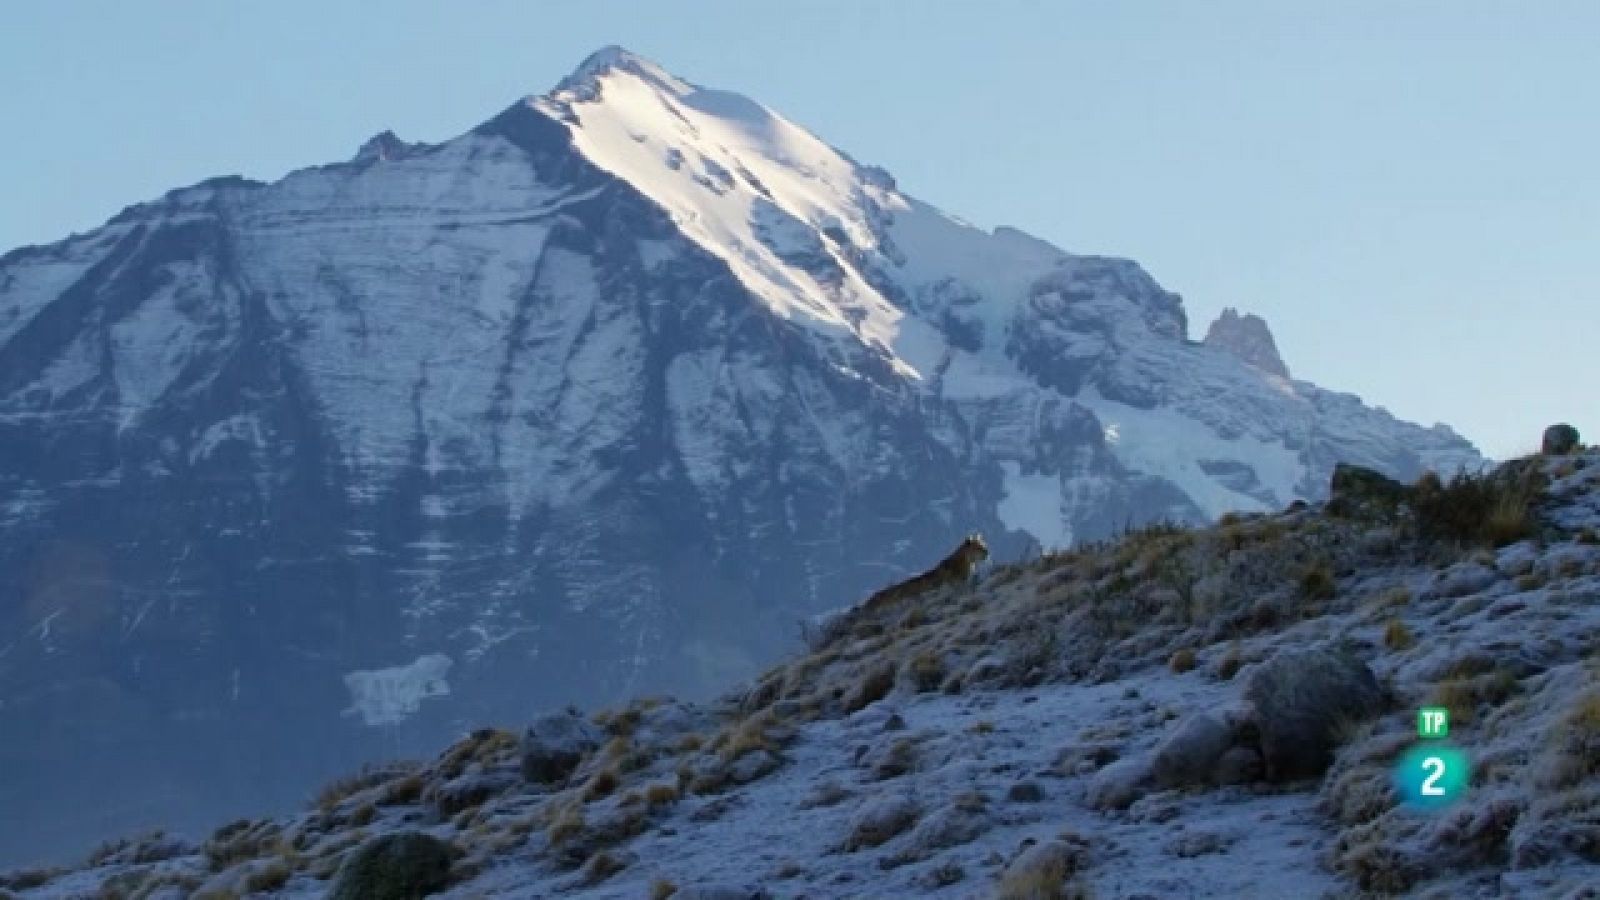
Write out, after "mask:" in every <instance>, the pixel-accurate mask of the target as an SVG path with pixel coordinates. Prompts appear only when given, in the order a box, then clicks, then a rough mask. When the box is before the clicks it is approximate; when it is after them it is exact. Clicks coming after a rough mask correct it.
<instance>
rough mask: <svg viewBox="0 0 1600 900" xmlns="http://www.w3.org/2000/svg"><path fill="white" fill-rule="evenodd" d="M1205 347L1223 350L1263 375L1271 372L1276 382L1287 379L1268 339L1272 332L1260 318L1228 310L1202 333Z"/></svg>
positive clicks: (1276, 347)
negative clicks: (1258, 370) (1260, 371)
mask: <svg viewBox="0 0 1600 900" xmlns="http://www.w3.org/2000/svg"><path fill="white" fill-rule="evenodd" d="M1205 343H1206V344H1207V346H1211V347H1216V348H1218V349H1220V350H1226V351H1227V352H1229V353H1231V354H1233V355H1234V356H1237V357H1238V358H1239V359H1242V360H1244V361H1245V362H1247V363H1249V364H1250V365H1252V366H1255V367H1256V368H1258V369H1260V370H1262V371H1263V372H1271V373H1272V374H1274V375H1277V376H1278V377H1280V378H1288V377H1289V367H1288V366H1286V365H1284V364H1283V357H1281V356H1279V355H1278V344H1277V342H1276V341H1274V340H1273V339H1272V329H1270V328H1268V327H1267V320H1265V319H1263V318H1261V317H1260V316H1257V315H1252V314H1249V313H1246V314H1244V315H1242V316H1241V315H1240V314H1239V311H1238V310H1236V309H1234V308H1233V307H1231V306H1230V307H1228V308H1227V309H1224V310H1223V311H1222V315H1220V316H1218V317H1217V320H1216V321H1215V322H1212V323H1211V327H1210V328H1209V329H1208V330H1207V331H1206V339H1205Z"/></svg>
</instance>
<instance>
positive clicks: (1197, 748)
mask: <svg viewBox="0 0 1600 900" xmlns="http://www.w3.org/2000/svg"><path fill="white" fill-rule="evenodd" d="M1232 746H1233V729H1231V728H1230V727H1228V724H1227V723H1226V722H1224V721H1223V720H1222V719H1221V718H1219V717H1217V716H1215V715H1212V714H1211V713H1208V712H1200V713H1195V714H1194V715H1192V716H1190V717H1189V718H1187V719H1184V720H1183V722H1181V723H1180V724H1179V725H1178V727H1177V728H1174V729H1173V730H1172V733H1171V734H1169V735H1167V736H1166V738H1165V739H1163V740H1162V741H1161V743H1160V744H1158V745H1157V746H1156V748H1155V752H1154V753H1153V754H1152V755H1151V757H1150V780H1151V782H1152V783H1153V784H1154V786H1156V787H1159V788H1177V787H1189V786H1193V785H1204V784H1210V783H1211V782H1212V780H1213V775H1214V773H1215V772H1216V770H1217V763H1218V762H1219V761H1220V760H1221V759H1222V757H1223V754H1225V753H1227V752H1228V749H1229V748H1230V747H1232Z"/></svg>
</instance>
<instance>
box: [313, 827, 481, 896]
mask: <svg viewBox="0 0 1600 900" xmlns="http://www.w3.org/2000/svg"><path fill="white" fill-rule="evenodd" d="M450 862H451V852H450V845H449V844H446V843H445V842H444V841H441V840H439V839H438V838H436V837H434V836H433V835H430V834H424V833H422V832H420V831H400V832H392V833H390V834H383V835H379V836H378V837H375V838H372V839H371V840H369V841H367V842H366V843H365V844H362V845H361V846H360V847H359V848H358V849H357V850H356V851H355V852H354V853H352V854H351V855H350V858H349V859H347V860H345V862H344V865H343V866H341V867H340V868H339V876H338V879H337V880H336V881H335V882H334V885H333V890H332V891H331V892H330V893H329V894H328V898H329V900H421V898H422V897H426V896H427V895H428V894H432V893H434V892H436V891H441V890H444V888H445V887H446V886H448V885H449V883H450Z"/></svg>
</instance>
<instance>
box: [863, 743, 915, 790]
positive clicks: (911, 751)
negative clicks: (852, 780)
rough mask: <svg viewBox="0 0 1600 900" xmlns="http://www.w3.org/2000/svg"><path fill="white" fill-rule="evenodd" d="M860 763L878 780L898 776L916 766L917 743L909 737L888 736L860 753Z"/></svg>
mask: <svg viewBox="0 0 1600 900" xmlns="http://www.w3.org/2000/svg"><path fill="white" fill-rule="evenodd" d="M860 764H861V765H862V766H865V767H866V768H867V770H868V771H870V772H871V773H872V777H873V778H874V779H876V780H878V781H886V780H888V779H890V778H899V777H900V776H901V775H904V774H906V773H907V772H910V771H911V770H912V769H913V768H915V767H916V765H917V745H916V743H915V742H914V741H912V740H911V739H909V738H904V737H895V738H888V739H885V740H883V741H880V742H879V743H878V744H876V745H875V746H873V747H872V748H870V749H869V750H867V752H865V753H863V754H861V757H860Z"/></svg>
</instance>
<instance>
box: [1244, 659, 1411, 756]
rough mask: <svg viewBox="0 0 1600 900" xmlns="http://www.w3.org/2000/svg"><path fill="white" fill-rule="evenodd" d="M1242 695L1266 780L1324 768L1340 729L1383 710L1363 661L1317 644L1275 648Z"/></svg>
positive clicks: (1376, 686)
mask: <svg viewBox="0 0 1600 900" xmlns="http://www.w3.org/2000/svg"><path fill="white" fill-rule="evenodd" d="M1244 700H1245V703H1246V704H1247V705H1248V706H1249V716H1250V718H1251V719H1252V720H1253V722H1254V724H1255V727H1256V728H1257V729H1258V731H1259V735H1260V745H1261V758H1262V763H1263V766H1264V769H1265V773H1264V774H1265V776H1266V778H1267V780H1268V781H1294V780H1298V779H1301V778H1314V777H1317V776H1319V775H1321V774H1322V773H1323V772H1325V771H1327V768H1328V766H1329V765H1330V764H1332V762H1333V751H1334V749H1335V746H1336V744H1337V741H1338V734H1339V730H1340V729H1341V728H1343V727H1345V726H1346V725H1347V724H1348V723H1351V722H1355V721H1359V720H1361V719H1364V718H1366V717H1368V716H1370V715H1373V714H1374V713H1377V712H1379V711H1381V709H1382V707H1383V704H1384V692H1383V689H1382V687H1380V686H1379V684H1378V679H1377V678H1376V677H1374V676H1373V674H1372V670H1371V669H1369V668H1367V666H1366V664H1365V663H1363V662H1361V661H1360V660H1358V659H1356V658H1354V657H1353V656H1350V655H1348V654H1347V653H1344V652H1342V651H1336V650H1328V649H1315V650H1302V651H1292V652H1285V653H1279V654H1278V655H1277V656H1274V657H1273V658H1272V659H1270V660H1268V661H1266V662H1265V663H1263V664H1261V665H1259V666H1257V667H1256V668H1255V669H1253V670H1252V671H1251V673H1250V676H1249V680H1248V681H1247V682H1246V683H1245V687H1244Z"/></svg>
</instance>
